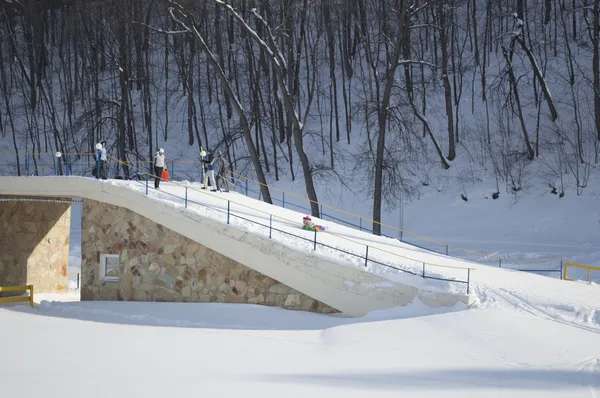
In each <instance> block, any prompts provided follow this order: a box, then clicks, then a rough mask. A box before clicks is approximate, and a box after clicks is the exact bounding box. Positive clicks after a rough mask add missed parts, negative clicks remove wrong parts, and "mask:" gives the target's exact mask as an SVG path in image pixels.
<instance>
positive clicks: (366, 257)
mask: <svg viewBox="0 0 600 398" xmlns="http://www.w3.org/2000/svg"><path fill="white" fill-rule="evenodd" d="M368 261H369V245H367V251H366V253H365V268H367V264H368Z"/></svg>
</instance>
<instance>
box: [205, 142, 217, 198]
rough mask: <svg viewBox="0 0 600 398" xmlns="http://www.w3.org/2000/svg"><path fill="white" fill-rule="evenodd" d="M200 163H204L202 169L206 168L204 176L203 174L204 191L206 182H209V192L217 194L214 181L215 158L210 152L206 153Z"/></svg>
mask: <svg viewBox="0 0 600 398" xmlns="http://www.w3.org/2000/svg"><path fill="white" fill-rule="evenodd" d="M202 163H204V167H205V168H206V174H204V187H202V189H204V188H205V187H206V186H207V185H206V183H207V181H210V186H211V188H212V189H211V190H210V191H211V192H217V183H216V181H215V167H216V166H215V157H214V155H213V154H212V152H210V151H208V153H207V154H206V157H205V158H204V159H202Z"/></svg>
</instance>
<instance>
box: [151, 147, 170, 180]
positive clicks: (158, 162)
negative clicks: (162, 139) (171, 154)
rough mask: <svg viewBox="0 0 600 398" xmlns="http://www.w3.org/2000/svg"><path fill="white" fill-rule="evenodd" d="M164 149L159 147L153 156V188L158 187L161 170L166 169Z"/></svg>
mask: <svg viewBox="0 0 600 398" xmlns="http://www.w3.org/2000/svg"><path fill="white" fill-rule="evenodd" d="M166 169H167V167H166V162H165V150H164V149H162V148H160V149H159V150H158V152H156V156H155V157H154V176H155V177H154V188H156V189H158V186H159V185H160V179H161V177H162V172H163V170H166Z"/></svg>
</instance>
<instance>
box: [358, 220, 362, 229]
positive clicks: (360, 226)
mask: <svg viewBox="0 0 600 398" xmlns="http://www.w3.org/2000/svg"><path fill="white" fill-rule="evenodd" d="M359 220H360V223H359V228H360V230H361V231H362V217H360V218H359Z"/></svg>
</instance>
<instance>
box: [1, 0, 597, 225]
mask: <svg viewBox="0 0 600 398" xmlns="http://www.w3.org/2000/svg"><path fill="white" fill-rule="evenodd" d="M0 5H1V8H0V136H1V137H2V138H1V141H3V142H4V144H5V145H4V148H7V149H8V150H9V151H10V152H11V153H14V154H16V156H15V157H14V160H15V167H17V173H19V174H22V173H23V172H24V171H23V169H22V168H23V166H22V164H23V162H22V160H21V158H22V156H23V154H25V153H29V154H39V153H44V152H52V151H61V152H63V153H67V154H69V153H83V152H92V151H93V147H94V144H95V143H96V142H97V141H98V140H100V139H108V140H109V141H110V142H111V147H110V149H111V153H112V154H113V155H114V156H115V157H118V158H119V159H121V160H123V161H127V162H129V163H131V164H135V163H136V162H137V161H144V160H148V159H151V158H152V156H153V154H154V152H155V151H156V150H157V148H158V147H160V146H163V145H165V142H166V143H170V142H175V143H177V142H181V143H182V144H181V146H182V147H184V146H185V145H184V144H183V142H185V143H186V144H187V146H189V147H191V148H195V153H196V154H197V153H198V151H199V148H200V147H201V146H202V147H203V148H211V149H220V150H222V151H223V152H224V153H225V156H226V158H227V159H228V161H229V162H230V167H231V168H232V169H234V170H243V171H244V172H245V173H248V174H251V175H252V176H254V177H255V178H257V179H258V180H259V181H262V182H264V183H268V182H270V181H274V180H280V179H300V180H301V181H303V182H304V184H305V186H306V194H307V196H308V197H309V198H310V199H312V200H314V201H315V203H314V204H313V206H312V212H313V214H314V215H318V213H319V208H318V206H317V204H316V201H317V200H318V199H319V198H318V197H317V190H316V189H315V186H316V185H317V184H321V183H326V181H327V180H328V179H339V180H341V181H342V182H343V183H348V181H347V179H348V174H349V173H348V170H345V172H344V173H342V171H341V169H342V168H344V167H346V168H347V166H345V165H347V164H351V165H356V166H355V168H356V169H355V170H350V173H352V172H354V173H355V174H356V175H357V176H358V175H360V177H354V178H361V179H362V181H364V183H365V184H367V185H368V186H369V189H370V190H371V191H372V199H373V219H374V220H376V221H378V220H380V219H381V210H382V204H383V202H388V203H389V202H393V201H394V200H396V198H397V197H398V196H399V195H400V193H401V192H403V193H405V194H409V195H410V194H411V192H412V191H413V190H414V189H415V188H414V187H415V186H418V185H419V184H426V183H427V175H428V173H431V170H436V173H440V172H441V173H450V171H451V170H452V169H453V167H454V166H455V165H456V162H459V161H460V162H463V164H469V165H471V168H481V167H487V168H489V169H490V170H492V172H493V175H495V177H496V181H497V188H498V193H499V192H500V191H501V190H507V191H508V192H512V193H516V192H518V191H519V190H521V189H523V186H524V184H526V177H527V175H529V174H530V173H531V170H536V173H537V174H538V175H540V176H542V177H543V178H545V179H546V181H547V182H548V185H549V189H552V191H553V192H555V193H560V194H562V193H563V192H564V190H565V180H567V179H568V180H569V181H572V182H573V183H572V184H571V185H570V186H572V187H573V188H572V189H573V193H574V194H575V193H576V194H581V193H582V192H583V190H584V189H585V187H586V185H587V182H588V179H589V177H590V173H592V170H593V168H594V167H595V165H596V164H597V163H598V152H599V143H600V74H599V68H600V58H599V57H600V56H599V53H598V52H599V43H600V39H599V35H600V21H599V14H600V10H599V8H600V5H599V2H598V1H594V0H494V1H483V0H448V1H443V0H429V1H426V0H196V1H194V0H179V1H170V0H63V1H59V0H52V1H41V0H13V1H10V2H8V1H6V0H0ZM69 156H78V155H66V156H65V157H64V158H63V159H64V160H65V161H66V160H68V159H69ZM122 172H123V174H124V175H125V176H126V177H128V176H129V174H130V173H131V170H129V169H128V167H124V169H123V170H122ZM344 179H345V182H344ZM262 194H263V195H262V196H263V198H264V200H266V201H270V200H271V199H270V198H271V197H270V192H269V189H268V188H267V187H266V186H265V187H263V188H262ZM379 228H380V227H379V225H378V224H374V226H373V230H374V232H375V233H377V232H379Z"/></svg>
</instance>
